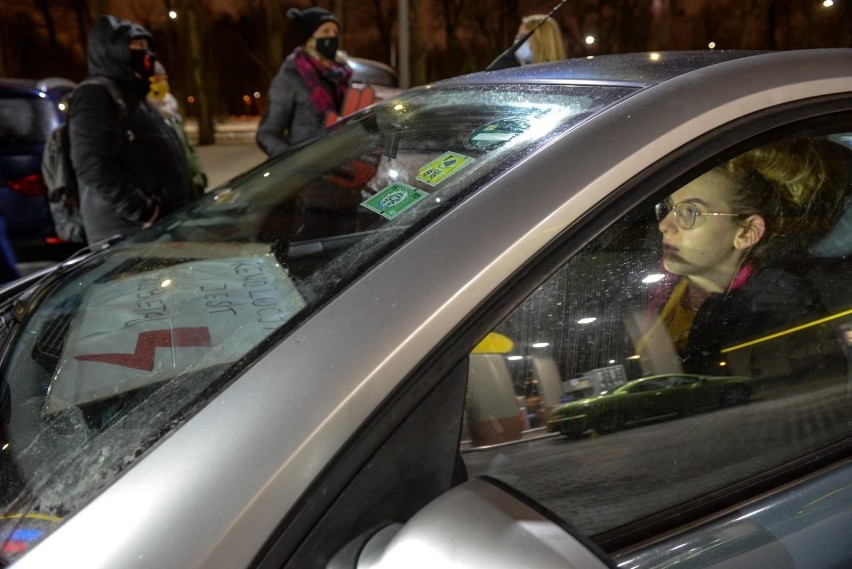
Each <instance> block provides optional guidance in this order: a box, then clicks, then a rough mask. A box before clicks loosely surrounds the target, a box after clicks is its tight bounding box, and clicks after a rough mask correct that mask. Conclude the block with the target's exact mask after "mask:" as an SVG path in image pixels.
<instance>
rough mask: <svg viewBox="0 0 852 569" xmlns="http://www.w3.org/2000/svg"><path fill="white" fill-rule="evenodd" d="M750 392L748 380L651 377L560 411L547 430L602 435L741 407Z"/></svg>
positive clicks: (749, 395) (551, 416) (555, 411)
mask: <svg viewBox="0 0 852 569" xmlns="http://www.w3.org/2000/svg"><path fill="white" fill-rule="evenodd" d="M751 391H752V387H751V378H748V377H738V376H734V377H726V376H712V375H697V374H686V373H683V374H663V375H651V376H648V377H643V378H640V379H635V380H633V381H630V382H627V383H626V384H624V385H622V386H621V387H618V388H617V389H613V390H612V391H605V392H603V393H601V394H600V395H598V396H596V397H589V398H587V399H580V400H577V401H572V402H570V403H566V404H564V405H560V406H559V407H557V408H556V409H554V410H553V413H552V414H551V415H550V420H549V421H548V422H547V430H548V431H551V432H556V431H558V432H560V433H562V434H563V435H568V436H577V435H582V434H583V433H586V432H588V431H590V430H592V431H595V432H598V433H607V432H612V431H617V430H619V429H623V428H624V427H625V426H627V425H630V424H636V423H643V422H646V421H649V420H652V419H658V418H661V417H670V416H678V415H684V414H688V413H693V412H695V411H699V410H705V409H712V408H715V407H719V406H729V405H739V404H742V403H746V402H748V400H749V399H750V398H751Z"/></svg>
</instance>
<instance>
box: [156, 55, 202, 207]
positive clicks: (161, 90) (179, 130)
mask: <svg viewBox="0 0 852 569" xmlns="http://www.w3.org/2000/svg"><path fill="white" fill-rule="evenodd" d="M148 102H150V103H151V104H152V105H154V107H156V109H157V110H158V111H160V115H161V116H162V117H163V120H165V121H166V123H167V124H168V125H169V126H170V127H172V129H173V130H174V131H175V134H176V135H177V137H178V139H180V143H181V146H183V153H184V156H186V163H187V166H188V167H189V174H190V177H191V178H192V193H193V197H199V196H201V195H202V194H204V190H205V189H206V188H207V174H206V173H205V172H204V166H202V164H201V159H200V158H199V157H198V153H197V152H196V151H195V146H194V145H193V144H192V141H190V140H189V136H188V135H187V134H186V129H185V128H184V126H183V118H182V117H181V115H180V108H179V107H178V102H177V99H176V98H175V96H174V95H172V93H171V91H170V90H169V76H168V74H167V73H166V68H165V66H164V65H163V64H162V63H160V62H159V61H155V62H154V74H153V75H152V76H151V89H150V91H148Z"/></svg>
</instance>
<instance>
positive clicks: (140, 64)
mask: <svg viewBox="0 0 852 569" xmlns="http://www.w3.org/2000/svg"><path fill="white" fill-rule="evenodd" d="M155 61H157V56H156V55H155V54H154V52H153V51H149V50H144V49H131V50H130V69H131V70H132V71H133V73H135V74H136V75H137V76H138V77H139V78H140V79H144V80H145V81H146V82H147V81H148V79H150V78H151V75H153V74H154V62H155Z"/></svg>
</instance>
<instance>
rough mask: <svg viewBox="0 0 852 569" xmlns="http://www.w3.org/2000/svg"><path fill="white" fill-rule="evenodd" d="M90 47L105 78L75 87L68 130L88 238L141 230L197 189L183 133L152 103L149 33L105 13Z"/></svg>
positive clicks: (92, 68) (93, 71)
mask: <svg viewBox="0 0 852 569" xmlns="http://www.w3.org/2000/svg"><path fill="white" fill-rule="evenodd" d="M87 51H88V68H89V76H90V77H95V76H96V77H99V78H101V80H100V83H101V84H95V83H88V84H83V85H81V86H79V87H78V88H77V90H76V91H75V93H74V98H73V100H72V104H71V107H70V110H69V115H68V137H69V142H70V147H71V162H72V164H73V166H74V172H75V173H76V176H77V184H78V187H79V192H80V196H79V197H80V213H81V214H82V218H83V226H84V228H85V231H86V239H87V240H88V242H89V243H94V242H96V241H100V240H103V239H106V238H108V237H112V236H113V235H116V234H121V235H125V236H127V235H132V234H134V233H137V232H139V231H141V230H142V229H144V228H145V227H148V226H150V225H151V224H152V223H153V222H154V221H156V220H157V219H159V218H160V217H162V216H163V215H166V214H168V213H170V212H171V211H173V210H175V209H176V208H178V207H180V206H182V205H183V204H185V203H187V201H189V199H190V197H191V194H192V189H191V184H190V178H189V170H188V168H187V164H186V159H185V158H184V154H183V149H182V147H181V143H180V140H178V137H177V135H176V134H175V132H174V130H172V129H171V128H169V127H168V125H166V123H165V122H164V121H163V119H162V117H161V116H160V114H159V113H158V112H157V110H156V109H155V108H154V107H153V106H152V105H150V104H148V102H147V95H148V91H149V90H150V88H151V83H150V78H151V76H152V75H153V74H154V62H155V61H156V55H155V53H154V38H153V36H152V35H151V33H150V32H148V30H146V29H145V28H143V27H142V26H140V25H139V24H136V23H133V22H130V21H127V20H121V19H119V18H116V17H114V16H108V15H104V16H101V17H100V18H99V19H98V20H97V22H96V23H95V25H94V27H93V28H92V31H91V33H90V34H89V39H88V50H87ZM112 89H115V90H117V91H118V93H119V94H120V99H118V100H121V101H122V103H123V105H119V104H117V102H116V101H117V98H115V97H113V95H111V93H110V90H112ZM122 106H123V107H124V108H122Z"/></svg>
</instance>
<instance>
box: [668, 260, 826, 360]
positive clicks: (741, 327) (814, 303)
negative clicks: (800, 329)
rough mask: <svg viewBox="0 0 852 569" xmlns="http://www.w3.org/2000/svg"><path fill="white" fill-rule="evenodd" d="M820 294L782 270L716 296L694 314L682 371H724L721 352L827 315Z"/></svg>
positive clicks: (757, 276) (766, 271) (770, 271)
mask: <svg viewBox="0 0 852 569" xmlns="http://www.w3.org/2000/svg"><path fill="white" fill-rule="evenodd" d="M824 312H825V311H824V308H823V306H822V302H821V301H820V298H819V293H818V292H817V291H816V289H815V288H814V287H813V286H812V285H811V284H810V282H809V281H807V280H806V279H803V278H800V277H797V276H796V275H794V274H792V273H791V272H788V271H785V270H784V269H780V268H766V269H763V270H760V271H758V272H757V273H756V274H755V275H754V276H752V277H751V278H750V279H749V280H748V281H747V282H746V283H745V284H743V285H742V286H741V287H739V288H736V289H734V290H732V291H731V292H729V293H728V294H724V295H723V294H720V293H716V294H712V295H710V297H709V298H708V299H707V300H705V301H704V303H703V304H702V305H701V308H700V309H699V311H698V313H697V314H696V315H695V320H694V321H693V323H692V328H691V329H690V331H689V339H688V341H687V349H686V352H685V353H683V354H681V356H682V358H683V371H684V372H688V373H716V374H718V373H719V360H720V357H721V354H720V351H721V350H722V349H724V348H726V347H731V346H735V345H737V344H740V343H743V342H748V341H751V340H755V339H758V338H761V337H763V336H766V335H767V334H772V333H775V332H779V331H782V330H786V329H789V328H790V327H792V326H795V325H798V324H802V323H805V322H807V321H809V320H813V319H814V318H817V317H819V316H820V315H823V314H824Z"/></svg>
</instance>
